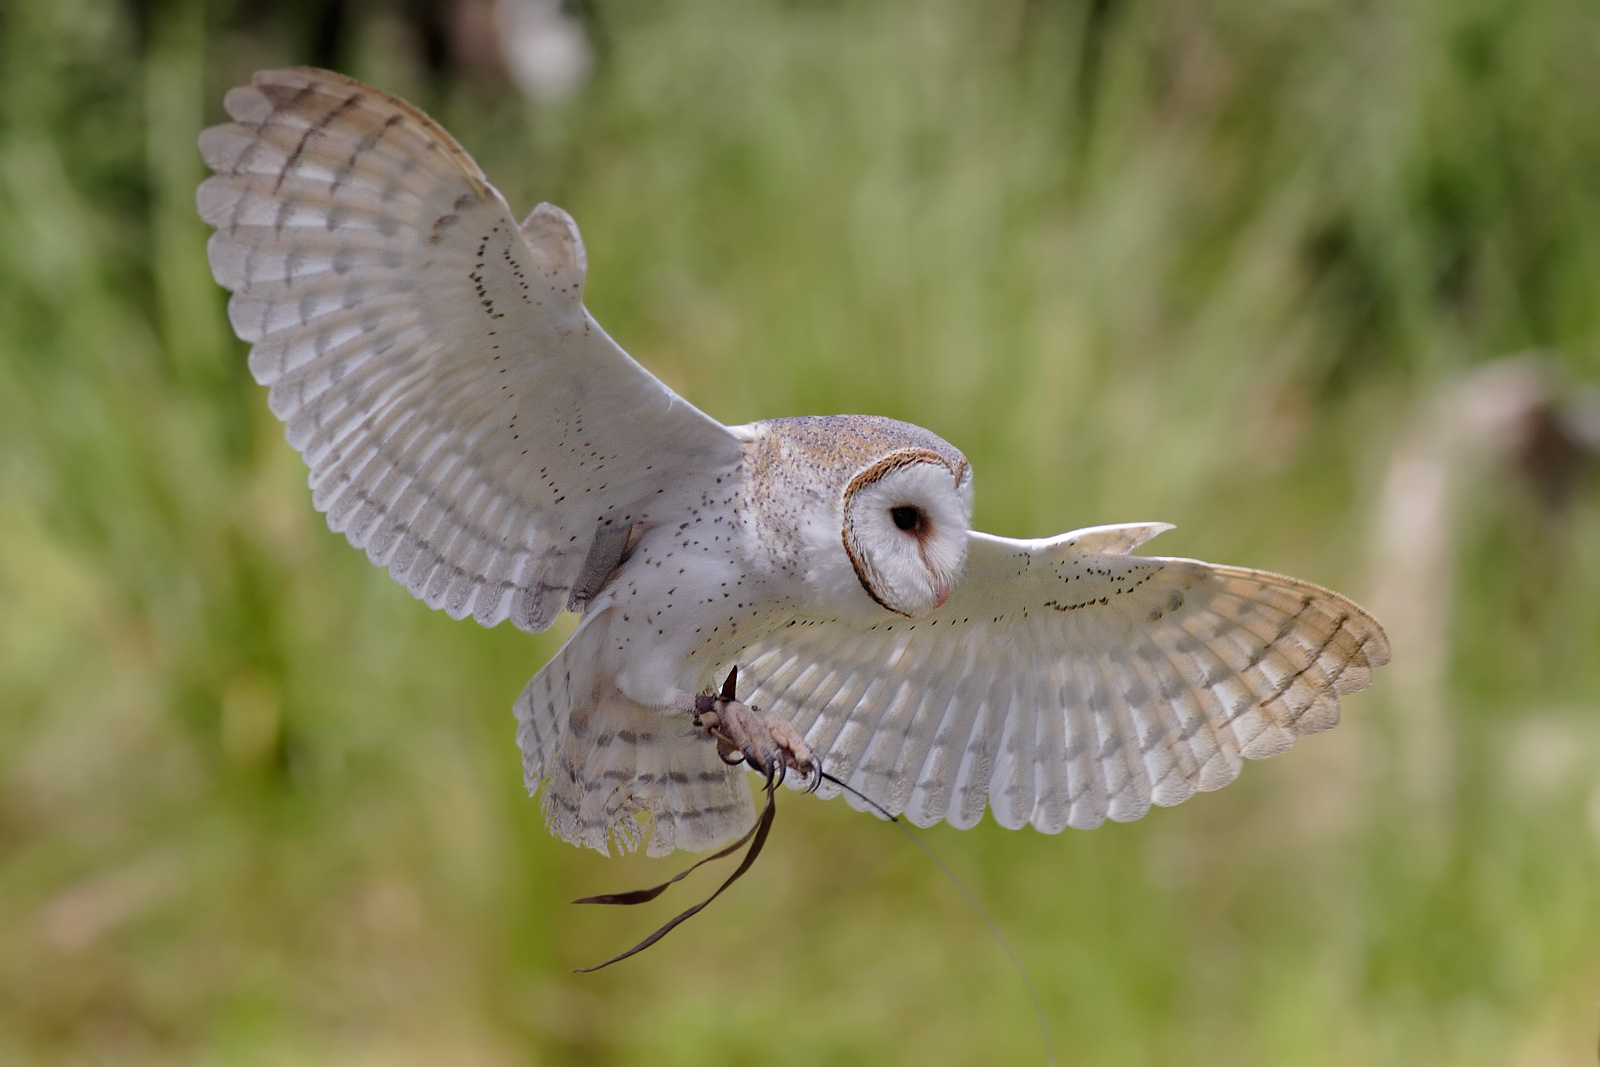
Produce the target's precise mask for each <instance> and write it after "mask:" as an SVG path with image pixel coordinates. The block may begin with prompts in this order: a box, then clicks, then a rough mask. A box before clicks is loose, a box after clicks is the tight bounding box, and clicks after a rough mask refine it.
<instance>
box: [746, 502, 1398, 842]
mask: <svg viewBox="0 0 1600 1067" xmlns="http://www.w3.org/2000/svg"><path fill="white" fill-rule="evenodd" d="M1169 528H1170V527H1168V526H1166V525H1165V524H1162V523H1135V524H1127V525H1122V526H1106V527H1094V528H1091V529H1087V530H1079V531H1075V532H1073V533H1069V534H1064V535H1062V536H1061V537H1057V538H1053V539H1050V540H1047V541H1014V540H1009V539H1006V538H999V537H992V536H990V535H987V534H981V533H974V534H973V535H972V541H971V546H970V553H969V556H968V562H967V573H966V575H965V577H964V578H963V580H962V583H961V586H960V587H959V588H958V589H957V591H956V593H955V595H954V596H952V597H951V599H950V601H949V602H948V603H946V604H945V605H944V607H942V608H940V609H939V610H938V611H936V612H934V613H933V614H932V615H930V616H928V617H926V618H923V619H918V620H894V621H889V622H884V623H879V624H877V625H875V626H873V627H870V628H867V629H865V630H857V629H853V628H851V627H849V626H847V625H845V624H842V623H839V622H834V621H828V620H816V619H801V620H796V621H795V622H794V623H793V624H791V625H790V626H788V627H787V628H786V629H783V630H780V631H779V632H778V633H776V634H775V635H773V636H772V637H770V638H767V639H766V640H764V641H762V642H760V643H758V644H756V645H755V646H753V647H752V648H750V649H748V650H746V652H745V654H744V655H743V656H742V657H741V675H742V676H745V677H748V678H749V679H751V680H752V681H754V682H755V683H756V688H755V690H754V691H753V692H752V693H751V695H750V697H749V699H750V700H751V701H752V702H753V703H755V704H757V705H759V706H761V707H763V708H765V709H767V710H770V711H776V712H778V713H780V714H782V715H784V716H786V717H787V718H789V719H791V720H792V721H793V722H795V723H796V725H798V726H799V727H800V728H801V729H802V731H804V732H805V734H806V736H807V739H808V740H809V741H810V742H811V744H812V745H813V747H814V748H815V749H816V750H817V751H818V752H819V753H821V754H823V757H824V766H825V767H826V768H827V769H828V770H829V771H830V772H831V773H833V774H836V775H838V776H839V777H841V778H843V779H844V780H845V781H847V782H849V783H850V784H851V785H852V786H853V787H855V788H857V789H859V790H861V791H862V792H863V793H865V794H866V795H867V796H869V797H872V798H873V799H874V800H876V801H877V802H879V803H881V804H883V805H884V806H885V807H886V808H888V809H889V810H890V811H892V812H896V813H899V812H905V813H906V814H907V815H909V817H910V818H911V820H912V821H913V822H915V823H917V824H918V825H920V826H929V825H932V824H933V823H936V822H939V821H941V820H948V821H949V822H950V823H952V824H953V825H955V826H958V827H968V826H972V825H973V824H975V823H976V822H977V821H978V819H979V818H980V817H981V816H982V813H983V808H984V806H985V804H986V803H987V804H988V805H989V806H990V807H992V808H993V811H994V815H995V820H996V821H997V822H999V823H1000V824H1001V825H1002V826H1006V827H1008V828H1016V827H1020V826H1022V825H1024V824H1026V823H1032V824H1033V825H1034V826H1035V827H1037V828H1038V829H1040V830H1043V831H1045V832H1047V833H1055V832H1057V831H1059V830H1061V829H1062V828H1064V827H1066V826H1075V827H1082V828H1088V827H1093V826H1097V825H1099V823H1100V822H1101V821H1103V820H1104V819H1106V818H1107V817H1109V818H1112V819H1116V820H1119V821H1127V820H1131V819H1137V818H1139V817H1140V816H1141V815H1143V814H1144V813H1145V812H1146V811H1148V810H1149V808H1150V806H1151V804H1159V805H1171V804H1177V803H1179V802H1181V801H1183V800H1185V799H1187V798H1188V797H1190V796H1192V795H1193V794H1194V793H1195V792H1196V791H1202V790H1210V789H1216V788H1219V787H1221V786H1223V785H1225V784H1227V783H1228V782H1230V781H1232V780H1233V779H1234V778H1235V777H1236V776H1237V775H1238V773H1239V769H1240V766H1241V757H1243V758H1249V759H1260V758H1264V757H1267V756H1272V755H1276V754H1277V753H1279V752H1282V751H1283V750H1284V749H1286V748H1288V747H1289V746H1290V745H1291V744H1293V743H1294V740H1295V738H1297V737H1298V736H1300V735H1301V734H1306V733H1313V732H1316V731H1319V730H1326V729H1328V728H1330V727H1331V726H1333V725H1334V724H1335V723H1336V722H1337V721H1338V714H1339V707H1338V695H1339V694H1342V693H1352V692H1355V691H1357V690H1359V689H1363V688H1365V687H1366V686H1367V685H1368V684H1369V683H1370V681H1371V669H1372V668H1373V667H1377V666H1381V665H1382V664H1384V663H1386V662H1388V659H1389V646H1388V640H1387V638H1386V637H1385V636H1384V633H1383V630H1382V629H1381V628H1380V627H1379V626H1378V624H1377V622H1376V621H1375V620H1374V619H1373V618H1372V617H1371V616H1370V615H1368V614H1367V613H1366V612H1364V611H1362V610H1361V609H1360V608H1359V607H1357V606H1356V605H1355V604H1353V603H1351V602H1350V601H1349V600H1347V599H1345V598H1344V597H1342V596H1339V595H1338V594H1337V593H1333V592H1330V591H1329V590H1326V589H1323V588H1321V587H1319V586H1316V585H1312V584H1310V583H1309V582H1302V581H1298V580H1296V579H1293V578H1286V577H1282V576H1280V575H1275V574H1268V573H1267V572H1264V571H1253V570H1246V569H1243V568H1238V567H1223V566H1217V565H1214V564H1209V563H1201V562H1198V561H1196V560H1187V559H1168V558H1163V557H1144V556H1132V555H1129V554H1128V553H1129V552H1131V550H1132V549H1133V548H1135V547H1137V546H1138V545H1139V544H1141V543H1142V542H1144V541H1145V540H1148V539H1149V538H1150V537H1153V536H1155V535H1156V534H1158V533H1160V532H1162V531H1163V530H1165V529H1169ZM837 791H838V790H837V788H836V787H828V786H824V794H825V795H828V794H832V793H836V792H837ZM851 803H852V804H854V805H855V806H857V807H865V805H862V804H860V802H858V801H856V800H855V799H854V798H851Z"/></svg>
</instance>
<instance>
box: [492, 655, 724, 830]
mask: <svg viewBox="0 0 1600 1067" xmlns="http://www.w3.org/2000/svg"><path fill="white" fill-rule="evenodd" d="M570 648H571V645H570V643H569V645H568V646H567V648H564V649H562V650H561V652H559V653H557V654H556V656H555V658H554V659H552V660H551V661H550V662H549V663H548V664H547V665H546V666H545V668H544V669H543V670H542V671H540V672H539V673H538V674H536V675H534V677H533V680H532V681H530V682H529V683H528V685H527V687H526V688H524V689H523V691H522V695H521V696H519V697H518V698H517V703H516V713H517V745H518V746H519V747H520V748H521V749H522V772H523V780H524V782H525V783H526V784H527V787H528V793H529V795H530V796H531V795H533V794H534V793H536V792H538V790H539V788H540V785H541V784H544V785H545V788H544V796H543V798H542V806H543V808H544V817H545V822H546V823H547V824H548V825H549V827H550V832H551V833H553V834H555V835H556V836H557V837H559V838H561V839H562V840H563V841H569V842H571V843H572V844H574V845H585V846H587V847H589V848H592V849H595V850H596V851H598V852H602V853H607V854H609V852H610V847H611V846H613V845H614V846H615V847H616V848H617V850H618V851H619V852H622V851H630V850H632V849H635V848H637V847H638V846H639V843H640V841H641V840H643V839H644V837H645V835H646V834H647V833H648V834H649V838H650V844H649V847H648V849H647V850H646V851H647V852H648V854H649V855H651V856H664V855H666V854H667V853H669V852H671V851H672V850H673V849H677V848H682V849H689V850H691V851H699V850H701V849H707V848H712V847H714V846H716V845H719V844H722V843H723V842H725V841H728V840H731V839H733V838H735V837H738V836H739V835H740V834H742V833H744V832H745V831H746V830H747V829H749V828H750V825H751V823H752V822H754V820H755V805H754V803H753V801H752V799H751V795H750V785H749V781H748V779H747V777H746V774H745V772H744V770H743V769H741V768H737V767H729V766H727V765H726V764H724V763H723V762H722V759H721V757H719V756H718V755H717V748H716V745H715V744H713V743H711V741H710V740H709V739H708V738H707V737H705V736H704V735H703V734H702V733H701V732H700V731H699V730H697V729H696V728H695V727H694V726H693V725H692V724H691V723H690V722H689V720H688V719H687V717H684V716H681V715H678V714H676V713H673V712H669V711H662V710H660V709H658V708H648V707H644V706H643V705H640V704H635V703H633V702H632V701H630V700H628V699H627V698H626V697H624V696H622V694H621V693H619V692H617V691H616V689H614V688H613V687H611V686H609V685H607V684H604V683H599V684H596V682H595V680H594V679H593V677H592V675H591V674H590V673H589V672H579V671H577V670H575V669H574V664H573V663H572V660H574V659H577V658H578V657H569V656H568V654H567V653H568V649H570Z"/></svg>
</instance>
